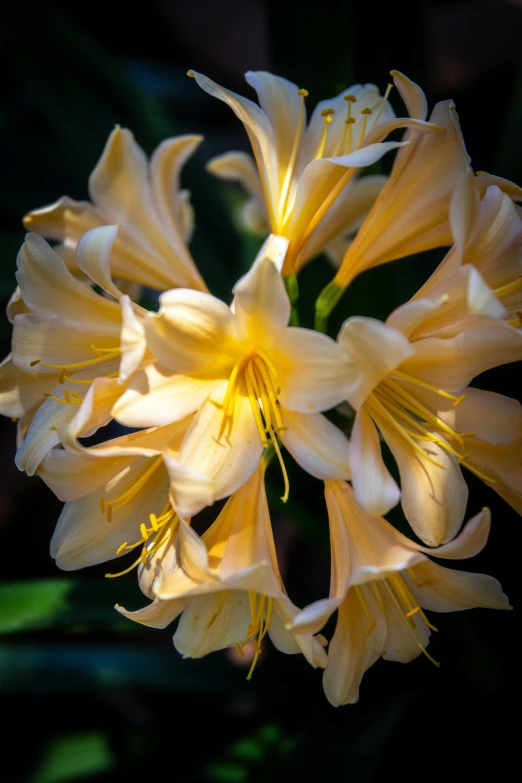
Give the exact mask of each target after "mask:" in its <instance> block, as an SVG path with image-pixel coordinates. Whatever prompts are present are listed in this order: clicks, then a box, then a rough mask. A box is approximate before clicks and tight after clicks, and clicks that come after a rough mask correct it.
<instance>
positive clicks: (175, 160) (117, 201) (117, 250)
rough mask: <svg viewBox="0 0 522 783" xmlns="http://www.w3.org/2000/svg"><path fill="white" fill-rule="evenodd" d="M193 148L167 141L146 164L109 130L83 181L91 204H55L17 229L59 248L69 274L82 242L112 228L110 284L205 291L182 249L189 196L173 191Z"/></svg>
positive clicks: (181, 139)
mask: <svg viewBox="0 0 522 783" xmlns="http://www.w3.org/2000/svg"><path fill="white" fill-rule="evenodd" d="M201 141H202V137H201V136H177V137H174V138H171V139H167V140H166V141H164V142H162V143H161V144H160V145H159V147H158V148H157V149H156V151H155V152H154V153H153V155H152V157H151V159H150V161H149V160H147V156H146V155H145V153H144V152H143V150H142V149H141V147H139V146H138V144H136V141H135V140H134V136H133V135H132V133H131V132H130V131H129V130H126V129H125V128H120V127H118V126H117V127H116V128H115V129H114V130H113V131H112V133H111V134H110V136H109V139H108V141H107V144H106V145H105V149H104V151H103V153H102V156H101V158H100V160H99V161H98V163H97V164H96V166H95V168H94V170H93V172H92V174H91V176H90V178H89V195H90V199H91V201H90V202H89V201H74V200H73V199H70V198H68V197H63V198H60V199H58V201H56V202H55V203H54V204H50V205H49V206H47V207H42V209H36V210H34V211H33V212H30V213H29V214H28V215H26V216H25V218H24V225H25V227H26V228H27V229H29V230H30V231H34V232H36V233H37V234H40V235H41V236H43V237H45V238H46V239H52V240H56V241H57V242H59V243H60V244H59V245H58V247H57V248H56V251H57V252H58V253H59V255H61V256H62V257H63V258H64V260H65V261H66V262H67V264H68V266H70V267H72V268H75V251H76V247H77V245H78V242H79V241H80V239H81V238H82V236H83V235H84V234H85V233H86V232H87V231H89V230H90V229H92V228H95V227H97V226H104V225H111V224H118V225H119V226H120V231H119V232H118V237H117V239H116V241H115V243H114V247H113V249H112V255H111V272H112V275H113V277H115V278H118V279H121V280H123V281H127V283H138V284H140V285H144V286H149V287H150V288H156V289H160V290H165V289H166V288H174V287H177V286H183V287H184V288H195V289H197V290H200V291H205V290H206V286H205V283H204V282H203V280H202V278H201V275H200V274H199V272H198V270H197V269H196V266H195V264H194V261H193V260H192V257H191V255H190V252H189V250H188V247H187V242H188V241H189V239H190V236H191V233H192V228H193V222H194V221H193V215H192V208H191V206H190V203H189V195H190V194H189V193H188V192H187V191H184V190H180V173H181V169H182V167H183V165H184V164H185V163H186V161H187V160H188V159H189V158H190V156H191V155H192V154H193V153H194V151H195V150H196V149H197V147H198V146H199V144H200V143H201Z"/></svg>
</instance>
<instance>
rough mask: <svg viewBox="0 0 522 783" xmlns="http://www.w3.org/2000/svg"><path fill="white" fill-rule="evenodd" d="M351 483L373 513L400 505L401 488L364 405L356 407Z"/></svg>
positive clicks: (385, 511) (352, 437) (351, 442)
mask: <svg viewBox="0 0 522 783" xmlns="http://www.w3.org/2000/svg"><path fill="white" fill-rule="evenodd" d="M350 445H351V458H352V459H351V464H352V486H353V488H354V491H355V495H356V497H357V500H358V502H359V503H360V504H361V506H362V507H363V508H364V509H366V511H368V512H369V513H370V514H375V515H378V516H380V515H383V514H386V513H387V512H388V511H389V510H390V509H392V508H393V507H394V506H396V505H397V503H398V502H399V500H400V497H401V491H400V489H399V487H398V486H397V484H396V482H395V480H394V479H393V477H392V476H391V475H390V472H389V471H388V469H387V467H386V465H385V464H384V460H383V458H382V454H381V445H380V443H379V435H378V433H377V430H376V428H375V424H374V423H373V421H372V418H371V416H370V415H369V414H368V413H367V411H366V410H365V408H364V407H362V408H360V409H359V410H358V411H357V415H356V417H355V422H354V425H353V430H352V436H351V441H350Z"/></svg>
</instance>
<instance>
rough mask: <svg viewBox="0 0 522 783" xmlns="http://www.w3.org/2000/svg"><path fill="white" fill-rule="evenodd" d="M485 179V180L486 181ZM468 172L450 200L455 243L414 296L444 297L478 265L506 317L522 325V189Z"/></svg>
mask: <svg viewBox="0 0 522 783" xmlns="http://www.w3.org/2000/svg"><path fill="white" fill-rule="evenodd" d="M486 177H487V179H486ZM492 179H493V182H495V181H496V180H495V179H494V178H491V177H490V176H489V175H484V174H481V175H479V176H478V177H475V176H474V175H473V172H472V171H471V170H468V171H467V172H466V173H465V174H464V176H463V177H462V179H461V181H460V182H459V184H458V186H457V188H456V189H455V193H454V195H453V198H452V201H451V211H450V222H451V226H452V232H453V239H454V245H453V247H452V248H451V250H450V251H449V253H448V254H447V256H446V257H445V258H444V259H443V260H442V261H441V263H440V265H439V267H438V268H437V269H436V270H435V272H434V273H433V275H432V276H431V277H430V279H429V280H428V281H427V282H426V283H425V285H424V286H423V287H422V288H421V289H420V291H419V292H418V293H417V294H416V296H415V297H414V298H419V297H423V296H430V297H433V296H437V295H440V294H441V293H442V292H443V291H444V288H445V286H447V281H448V279H449V278H451V277H452V276H453V275H455V273H456V272H457V270H459V269H460V268H461V267H465V266H466V265H468V264H469V265H471V266H473V267H475V269H478V270H479V272H480V273H481V275H482V277H483V279H484V280H485V281H486V283H487V284H488V286H489V287H490V288H491V289H492V290H493V292H494V293H495V295H496V296H497V298H498V299H499V302H501V304H502V307H503V308H504V314H503V316H504V318H505V319H506V320H507V321H508V322H509V323H510V324H511V325H512V326H514V327H516V328H520V327H521V325H522V320H521V314H522V219H521V217H520V212H519V209H518V208H517V207H516V206H515V205H514V204H513V201H512V199H513V198H518V199H520V198H522V191H521V190H520V189H516V188H515V186H514V185H513V186H512V187H511V188H510V187H508V186H509V185H510V184H512V183H507V185H506V184H505V183H502V182H500V183H499V184H500V187H499V185H498V184H491V185H489V184H487V183H488V182H489V181H490V180H492Z"/></svg>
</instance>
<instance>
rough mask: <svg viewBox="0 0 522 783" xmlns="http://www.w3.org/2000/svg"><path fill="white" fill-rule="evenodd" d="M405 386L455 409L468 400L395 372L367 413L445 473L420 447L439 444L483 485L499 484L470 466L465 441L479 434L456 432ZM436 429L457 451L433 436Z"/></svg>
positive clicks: (378, 389)
mask: <svg viewBox="0 0 522 783" xmlns="http://www.w3.org/2000/svg"><path fill="white" fill-rule="evenodd" d="M404 382H405V383H408V384H411V385H414V386H420V387H421V388H423V389H427V390H428V391H431V392H435V393H436V394H438V395H439V396H440V397H444V398H445V399H449V400H452V401H453V404H454V406H455V407H456V406H457V405H459V403H461V402H462V400H463V399H465V397H466V395H465V394H463V395H461V396H460V397H457V396H456V395H454V394H450V393H449V392H446V391H444V390H443V389H439V388H437V387H436V386H433V385H432V384H431V383H427V382H426V381H422V380H421V379H419V378H415V377H414V376H412V375H408V374H406V373H403V372H401V371H399V370H394V372H393V373H392V374H391V375H389V376H388V377H387V378H385V379H384V380H383V381H381V382H380V383H379V385H378V386H376V388H375V389H374V390H373V392H372V393H371V394H370V395H369V396H368V398H367V400H366V402H365V406H366V409H367V411H368V412H369V413H370V415H371V416H372V418H375V419H377V420H379V419H381V420H382V419H384V420H385V421H386V422H387V424H389V425H390V426H391V427H392V428H393V430H394V431H395V432H396V433H397V434H398V435H400V437H401V438H402V439H403V440H404V441H406V443H407V444H408V445H409V446H411V447H412V448H413V449H414V450H415V451H416V452H417V453H418V454H420V455H421V456H422V457H423V459H426V460H428V462H431V464H432V465H436V466H437V467H439V468H443V469H444V465H441V464H440V462H437V461H436V460H435V459H434V458H433V457H432V456H431V454H430V452H429V451H428V450H427V449H426V448H422V447H421V446H420V445H419V442H425V443H436V444H437V445H438V446H440V447H441V448H442V449H444V450H445V451H447V452H448V453H449V454H453V455H454V456H455V457H456V458H457V459H458V461H459V463H460V464H461V465H464V467H466V468H467V469H468V470H470V471H471V472H472V473H475V475H477V476H478V477H479V478H481V479H482V480H483V481H487V482H489V483H495V479H493V478H491V477H489V476H486V475H484V474H482V473H480V471H478V470H477V469H476V468H474V467H472V466H471V465H470V464H469V463H468V462H466V459H467V457H468V454H467V453H466V452H465V450H464V448H465V438H473V437H475V433H474V432H457V431H456V430H454V429H453V428H452V427H450V426H449V424H446V422H445V421H443V420H442V419H441V418H440V416H437V415H436V414H435V413H433V412H432V411H431V410H430V409H429V408H427V407H426V405H424V404H423V403H421V402H420V401H419V400H418V399H417V398H416V397H415V396H414V395H413V394H411V393H410V392H409V391H407V390H406V389H405V388H404V386H403V383H404ZM434 429H436V430H437V429H438V430H440V431H442V432H443V433H444V434H445V435H446V436H449V438H450V439H451V440H453V441H454V442H455V443H456V444H457V447H456V448H454V447H453V446H451V445H450V443H448V442H447V441H446V440H445V439H444V438H442V437H440V436H439V435H437V434H436V433H435V432H433V430H434Z"/></svg>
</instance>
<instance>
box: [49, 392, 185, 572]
mask: <svg viewBox="0 0 522 783" xmlns="http://www.w3.org/2000/svg"><path fill="white" fill-rule="evenodd" d="M114 399H115V396H114V389H113V388H111V385H110V382H109V381H107V379H105V378H98V379H97V380H95V381H94V382H93V384H92V385H91V387H90V389H89V391H88V392H87V394H86V397H85V402H84V404H83V405H82V406H81V408H80V409H77V413H76V415H75V416H74V418H73V419H72V421H71V422H70V423H69V424H68V425H67V426H65V425H62V427H61V428H59V432H58V434H59V436H60V437H61V439H62V441H63V443H64V445H65V447H66V448H65V449H64V448H54V449H51V450H50V451H49V453H48V454H47V455H46V457H45V458H44V459H43V461H42V463H41V465H40V467H39V468H38V473H39V475H40V476H41V478H42V479H43V480H44V481H45V483H46V484H47V485H48V486H49V487H50V488H51V489H52V490H53V492H54V493H55V495H56V496H57V497H58V498H59V499H60V500H63V501H65V506H64V508H63V511H62V514H61V515H60V518H59V520H58V524H57V526H56V529H55V532H54V535H53V538H52V541H51V554H52V556H53V557H54V558H55V559H56V562H57V564H58V566H59V567H60V568H63V569H64V570H65V571H71V570H74V569H77V568H84V567H86V566H90V565H95V564H96V563H102V562H104V561H106V560H112V559H113V558H115V557H123V556H125V555H127V554H129V553H130V552H132V553H134V559H133V561H132V562H131V565H130V566H128V567H126V568H125V569H124V570H123V571H121V572H119V573H116V574H108V576H120V575H122V574H125V573H127V572H128V571H131V570H132V569H133V568H135V567H136V566H137V565H138V564H140V563H141V564H144V563H146V562H147V561H148V559H149V558H150V557H151V556H152V555H153V553H155V552H156V551H157V549H158V548H159V547H160V545H161V544H162V543H163V542H164V540H165V539H166V538H167V537H168V536H169V535H170V531H171V529H176V526H177V522H178V518H177V514H176V511H175V509H174V508H173V506H172V504H171V502H170V499H169V476H168V473H167V469H166V467H165V464H164V462H163V458H162V453H163V452H164V451H165V450H166V449H167V448H168V449H169V453H170V454H171V455H173V454H175V452H176V449H179V446H180V444H181V441H182V439H183V436H184V434H185V432H186V430H187V427H188V426H189V424H190V419H185V420H182V421H179V422H175V423H174V424H170V425H168V426H166V427H155V428H151V429H147V430H141V431H139V432H132V433H129V434H127V435H123V436H120V437H118V438H113V439H112V440H107V441H104V442H103V443H100V444H99V445H97V446H90V447H87V448H86V447H84V446H81V445H80V443H79V442H78V438H80V437H84V436H85V435H87V434H89V433H90V432H92V431H93V430H95V429H98V427H99V426H100V423H102V422H103V420H104V419H105V417H106V416H107V413H108V412H110V409H111V406H112V403H113V402H114ZM136 553H138V554H139V556H138V558H137V560H136V559H135V557H136Z"/></svg>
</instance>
